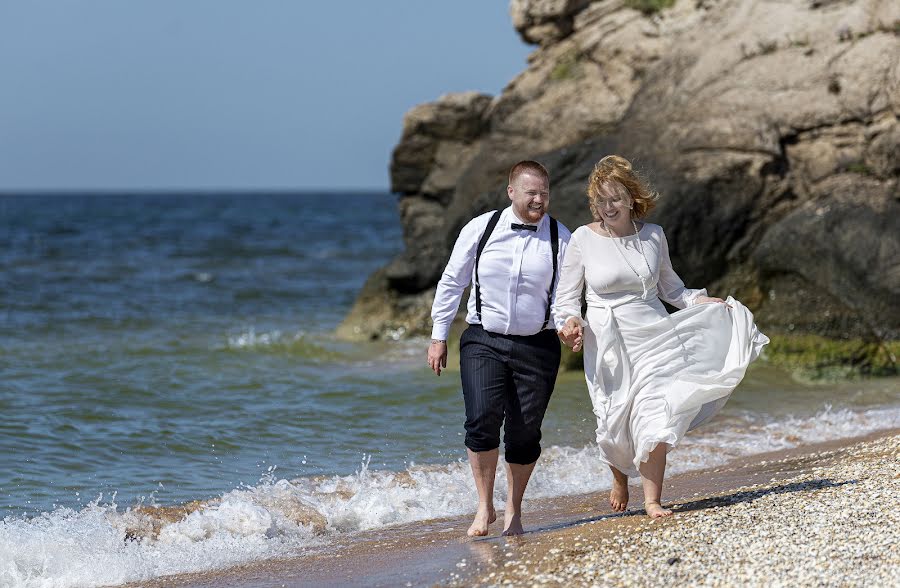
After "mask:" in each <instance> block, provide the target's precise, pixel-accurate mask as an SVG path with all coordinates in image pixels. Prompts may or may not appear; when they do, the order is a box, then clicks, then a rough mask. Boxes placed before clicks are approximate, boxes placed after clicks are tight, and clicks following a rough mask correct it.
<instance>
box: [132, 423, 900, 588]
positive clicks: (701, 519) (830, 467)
mask: <svg viewBox="0 0 900 588" xmlns="http://www.w3.org/2000/svg"><path fill="white" fill-rule="evenodd" d="M898 458H900V430H897V429H894V430H888V431H881V432H879V433H875V434H872V435H869V436H867V437H862V438H856V439H849V440H843V441H837V442H831V443H824V444H819V445H812V446H809V445H808V446H803V447H798V448H794V449H790V450H784V451H779V452H773V453H767V454H760V455H755V456H750V457H747V458H742V459H740V460H736V461H734V462H731V463H729V464H728V465H726V466H723V467H719V468H715V469H708V470H699V471H694V472H689V473H686V474H682V475H678V476H673V477H672V479H671V480H669V481H668V483H667V487H666V491H665V493H664V496H663V498H664V502H665V503H666V504H667V505H668V506H669V507H670V508H672V509H673V510H674V511H675V515H674V516H672V517H669V518H666V519H661V520H656V521H651V520H650V519H648V518H647V517H646V516H645V515H644V514H643V512H642V511H641V510H640V491H639V488H638V487H637V486H632V488H631V496H632V501H631V502H630V504H629V510H628V511H627V512H625V513H623V514H615V513H611V512H610V510H609V507H608V506H607V504H606V495H605V493H596V494H588V495H581V496H570V497H563V498H557V499H548V500H535V501H531V502H529V503H527V504H526V506H527V512H528V513H529V519H528V521H527V523H526V529H527V530H528V533H527V534H526V535H524V536H521V537H516V538H508V539H507V538H504V537H499V536H498V535H499V532H500V531H501V527H500V525H499V524H495V525H494V526H493V527H492V532H493V535H492V536H490V537H487V538H484V539H479V540H470V539H466V538H464V533H465V529H466V527H467V525H468V522H469V520H468V517H458V518H453V519H444V520H434V521H427V522H424V523H420V524H416V525H403V526H398V527H394V528H390V529H385V530H381V531H378V532H371V533H366V534H359V535H356V536H355V537H354V539H353V540H352V541H347V542H346V543H345V544H344V545H343V546H334V545H333V546H331V547H329V549H328V550H327V551H326V552H322V553H319V554H314V555H307V556H304V557H300V558H296V559H282V560H277V561H265V562H258V563H254V564H250V565H247V566H243V567H240V568H234V569H230V570H225V571H221V572H212V573H206V574H191V575H182V576H171V577H167V578H162V579H159V580H156V581H153V582H146V583H140V584H130V586H141V587H143V588H150V587H154V588H157V587H162V586H180V587H196V588H199V587H211V586H224V585H227V586H242V587H245V588H250V587H254V588H255V587H262V586H396V585H400V586H402V585H409V586H432V585H449V586H501V585H515V586H522V585H524V586H557V585H565V586H659V585H709V586H734V585H750V586H752V585H767V586H813V585H817V586H818V585H842V586H857V585H869V586H888V585H897V584H898V583H900V555H898V551H897V549H896V546H897V544H898V538H900V512H898V511H897V509H896V508H895V507H896V504H897V497H898V496H900V460H898ZM501 516H502V515H501Z"/></svg>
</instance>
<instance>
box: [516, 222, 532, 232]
mask: <svg viewBox="0 0 900 588" xmlns="http://www.w3.org/2000/svg"><path fill="white" fill-rule="evenodd" d="M519 229H525V230H526V231H537V225H523V224H520V223H513V224H512V230H514V231H517V230H519Z"/></svg>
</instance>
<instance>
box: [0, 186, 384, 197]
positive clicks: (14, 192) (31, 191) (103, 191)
mask: <svg viewBox="0 0 900 588" xmlns="http://www.w3.org/2000/svg"><path fill="white" fill-rule="evenodd" d="M338 193H339V194H367V193H378V194H399V192H391V190H390V188H386V187H380V188H334V187H329V188H299V187H298V188H283V187H276V188H251V187H247V188H209V187H203V188H184V187H178V188H63V189H53V188H51V189H46V188H27V189H7V188H0V197H8V196H139V195H164V194H166V195H176V196H177V195H194V196H209V195H217V194H218V195H223V196H225V195H242V194H338Z"/></svg>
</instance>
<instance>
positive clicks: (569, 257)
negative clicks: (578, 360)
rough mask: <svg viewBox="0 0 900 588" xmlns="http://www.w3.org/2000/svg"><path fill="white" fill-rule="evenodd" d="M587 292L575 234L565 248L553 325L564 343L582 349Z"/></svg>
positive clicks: (555, 300)
mask: <svg viewBox="0 0 900 588" xmlns="http://www.w3.org/2000/svg"><path fill="white" fill-rule="evenodd" d="M583 290H584V258H583V256H582V251H581V247H580V245H579V244H578V238H577V237H576V236H575V235H574V234H573V235H572V238H571V239H570V240H569V244H568V247H567V248H566V255H565V257H564V258H563V263H562V268H561V269H560V272H559V284H558V285H557V286H556V297H555V299H554V301H553V308H552V311H553V321H554V324H555V325H556V330H557V332H558V333H559V335H560V338H561V339H562V340H563V342H564V343H565V344H566V345H568V346H570V347H573V346H574V347H575V348H576V349H575V350H576V351H577V350H578V349H580V344H581V336H582V327H583V326H584V325H585V324H586V323H585V322H584V320H583V319H582V318H581V293H582V291H583Z"/></svg>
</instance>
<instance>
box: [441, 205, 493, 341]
mask: <svg viewBox="0 0 900 588" xmlns="http://www.w3.org/2000/svg"><path fill="white" fill-rule="evenodd" d="M485 224H486V221H484V220H483V219H482V218H481V217H476V218H475V219H473V220H471V221H469V223H468V224H466V226H464V227H463V228H462V230H461V231H460V232H459V237H457V239H456V243H455V244H454V245H453V253H451V254H450V261H448V262H447V267H446V268H444V273H443V275H442V276H441V279H440V281H439V282H438V285H437V290H436V291H435V293H434V304H433V305H432V306H431V320H432V321H433V322H434V326H433V327H432V329H431V338H432V339H441V340H446V339H447V335H448V334H449V333H450V324H451V323H452V322H453V319H454V318H455V317H456V312H457V311H458V310H459V301H460V298H462V294H463V291H464V290H465V289H466V288H467V287H468V286H469V284H471V282H472V271H473V270H474V269H475V251H476V249H477V248H478V240H479V238H480V235H481V233H482V232H483V231H484V228H485V227H484V225H485ZM479 228H480V229H481V230H479Z"/></svg>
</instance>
